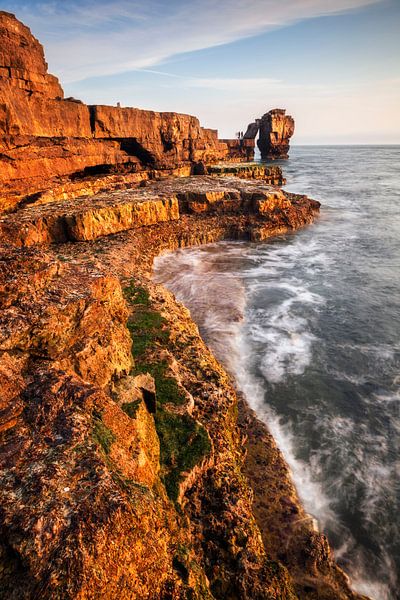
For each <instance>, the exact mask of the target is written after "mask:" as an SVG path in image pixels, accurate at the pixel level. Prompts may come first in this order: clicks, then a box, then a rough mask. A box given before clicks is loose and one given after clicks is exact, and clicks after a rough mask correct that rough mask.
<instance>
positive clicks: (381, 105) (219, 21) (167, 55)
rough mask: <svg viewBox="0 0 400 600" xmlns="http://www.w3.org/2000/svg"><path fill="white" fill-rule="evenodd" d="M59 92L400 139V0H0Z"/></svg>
mask: <svg viewBox="0 0 400 600" xmlns="http://www.w3.org/2000/svg"><path fill="white" fill-rule="evenodd" d="M1 9H2V10H7V11H9V12H13V13H14V14H15V15H16V16H17V17H18V18H19V19H20V20H21V21H23V22H24V23H25V24H26V25H28V26H29V27H30V28H31V30H32V33H33V34H34V35H35V36H36V37H37V38H38V39H39V40H40V41H41V43H42V44H43V45H44V47H45V52H46V58H47V61H48V63H49V70H50V72H51V73H53V74H55V75H57V76H58V77H59V78H60V81H61V84H62V85H63V87H64V90H65V94H66V96H74V97H75V98H79V99H81V100H83V101H84V102H87V103H90V104H112V105H115V104H116V103H117V102H120V103H121V106H135V107H140V108H147V109H151V110H161V111H176V112H184V113H189V114H194V115H196V116H197V117H199V118H200V121H201V123H202V125H204V126H205V127H212V128H214V129H218V130H219V134H220V137H233V136H234V134H235V132H236V131H238V130H245V129H246V126H247V124H248V123H249V122H251V121H253V120H254V119H255V118H257V117H260V116H261V115H262V114H263V113H265V112H266V111H268V110H270V109H271V108H286V109H287V111H288V114H291V115H292V116H293V117H294V119H295V121H296V132H295V136H294V138H293V143H296V144H396V143H400V34H399V32H400V0H190V1H189V2H188V1H187V0H61V1H60V0H3V1H2V3H1Z"/></svg>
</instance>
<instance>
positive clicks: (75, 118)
mask: <svg viewBox="0 0 400 600" xmlns="http://www.w3.org/2000/svg"><path fill="white" fill-rule="evenodd" d="M0 40H1V52H0V207H1V210H11V209H13V208H14V207H15V206H16V205H17V204H18V203H19V202H20V201H21V200H23V199H24V198H26V197H29V195H31V194H33V193H36V192H40V191H43V190H49V189H52V188H54V187H55V184H56V182H57V178H59V177H66V176H67V177H72V176H73V177H77V176H85V175H90V174H93V173H95V174H98V175H99V174H105V175H107V174H110V173H113V172H122V173H126V172H134V173H136V172H145V171H148V170H160V171H163V170H165V169H167V170H168V169H169V170H171V169H178V168H180V167H183V166H184V165H187V166H188V167H189V169H191V167H192V166H193V165H194V164H196V163H197V162H199V161H205V162H213V161H216V160H221V159H223V158H225V157H226V156H227V146H226V145H225V144H224V143H222V142H220V141H219V140H218V134H217V131H215V130H211V129H203V128H202V127H201V126H200V123H199V121H198V119H197V118H196V117H192V116H190V115H182V114H177V113H158V112H153V111H146V110H141V109H137V108H116V107H111V106H86V105H85V104H83V103H82V102H79V101H76V100H74V99H63V95H64V94H63V90H62V89H61V87H60V84H59V83H58V80H57V79H56V78H55V77H54V76H52V75H49V74H48V73H47V64H46V63H45V60H44V53H43V48H42V46H41V44H40V43H39V42H38V41H37V40H36V39H35V38H34V37H33V35H32V34H31V32H30V30H29V29H28V28H27V27H26V26H25V25H23V24H22V23H21V22H20V21H18V20H17V19H16V18H15V17H14V15H11V14H9V13H5V12H1V11H0Z"/></svg>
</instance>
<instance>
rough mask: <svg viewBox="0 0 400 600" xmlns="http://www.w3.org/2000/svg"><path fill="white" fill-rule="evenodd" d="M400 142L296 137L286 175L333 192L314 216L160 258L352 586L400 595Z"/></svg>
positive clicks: (317, 193)
mask: <svg viewBox="0 0 400 600" xmlns="http://www.w3.org/2000/svg"><path fill="white" fill-rule="evenodd" d="M393 152H394V153H396V152H397V160H398V158H400V151H399V150H396V149H395V150H390V149H367V148H359V149H351V148H347V149H346V148H340V150H339V149H334V148H325V149H324V148H320V149H318V150H315V149H312V148H303V149H294V151H293V157H292V158H291V160H290V161H289V162H288V163H287V164H286V166H285V170H286V174H287V176H288V180H289V185H288V188H289V189H290V190H291V191H297V192H303V193H308V194H309V195H311V196H314V197H316V198H318V199H320V200H321V201H322V203H323V207H322V214H321V218H320V219H319V220H318V222H317V223H316V224H315V225H313V226H312V227H310V228H307V229H305V230H303V231H300V232H297V233H296V234H295V235H287V236H282V237H280V238H277V239H273V240H270V241H269V242H268V243H264V244H246V243H243V242H240V243H221V244H214V245H211V246H206V247H202V248H197V249H193V250H184V251H179V252H178V254H176V253H175V254H171V255H165V256H164V257H161V258H160V259H159V261H158V262H157V263H156V268H155V274H156V279H157V280H159V281H162V282H163V283H164V284H165V285H167V287H169V288H170V289H171V290H172V291H173V292H174V293H176V295H177V296H178V298H179V299H180V300H182V301H183V302H184V303H185V304H186V306H188V307H189V308H190V310H191V312H192V316H193V318H194V319H195V320H196V322H197V323H198V325H199V328H200V331H201V333H202V335H203V337H204V338H205V339H206V341H207V342H208V344H209V345H210V347H211V348H212V349H213V351H214V352H215V354H216V355H217V357H218V358H219V360H220V361H221V362H222V363H223V364H224V365H225V366H226V368H227V369H228V370H229V371H230V372H231V373H232V375H233V376H234V377H235V379H236V384H237V387H238V389H240V390H241V391H242V392H243V394H244V395H245V397H246V398H247V401H248V403H249V404H250V406H251V407H252V408H253V409H254V410H256V412H257V414H258V416H259V417H260V418H261V419H262V420H264V421H265V422H266V423H267V425H268V427H269V429H270V430H271V433H272V434H273V436H274V438H275V440H276V441H277V443H278V445H279V447H280V449H281V450H282V452H283V454H284V456H285V459H286V461H287V463H288V465H289V466H290V468H291V471H292V474H293V478H294V481H295V483H296V486H297V488H298V491H299V494H300V497H301V499H302V502H303V504H304V506H305V509H306V510H307V512H309V513H310V514H312V515H313V516H315V517H316V519H317V520H318V523H319V527H320V528H321V529H322V530H324V531H325V532H327V533H328V536H329V538H330V541H331V543H332V545H333V546H334V548H335V554H336V556H337V558H338V560H339V562H340V564H342V565H343V567H344V568H345V570H346V571H347V572H348V573H349V574H350V576H351V578H352V582H353V586H354V588H355V589H356V590H357V591H359V592H360V593H363V594H366V595H368V596H370V597H371V598H374V599H375V600H393V599H396V598H397V599H398V598H400V595H399V591H398V590H399V589H400V582H399V572H400V523H399V519H398V515H399V514H400V463H399V458H398V457H399V456H400V392H399V389H400V377H399V372H400V347H399V343H398V340H399V339H400V323H399V319H398V315H399V314H400V273H399V271H398V265H399V264H400V236H399V231H400V202H399V200H398V199H400V190H399V188H397V189H392V188H390V193H387V194H386V195H385V193H384V190H383V189H382V187H379V185H378V186H376V185H375V183H376V182H375V178H374V172H375V171H376V169H379V172H380V174H384V173H387V177H388V180H390V181H392V182H394V181H396V182H397V185H398V179H396V178H394V177H393V172H392V169H393V164H394V162H395V160H396V157H394V156H393ZM321 157H322V158H323V159H324V160H323V167H322V166H321V165H322V163H321V160H322V159H321ZM361 180H362V182H363V184H362V186H360V185H359V184H358V183H357V182H360V181H361ZM354 182H356V184H354ZM378 188H379V189H378ZM360 190H362V193H361V191H360ZM388 190H389V188H388ZM378 193H379V203H377V194H378ZM396 194H397V196H398V199H396V200H395V199H394V196H395V195H396Z"/></svg>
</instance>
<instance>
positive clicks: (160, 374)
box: [134, 360, 186, 406]
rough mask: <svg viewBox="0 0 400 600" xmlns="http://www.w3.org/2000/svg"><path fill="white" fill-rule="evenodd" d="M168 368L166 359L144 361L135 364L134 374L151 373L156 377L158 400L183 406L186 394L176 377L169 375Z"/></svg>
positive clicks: (161, 402) (160, 402)
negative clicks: (167, 373)
mask: <svg viewBox="0 0 400 600" xmlns="http://www.w3.org/2000/svg"><path fill="white" fill-rule="evenodd" d="M167 369H168V364H167V362H166V361H164V360H162V361H159V362H143V363H137V364H136V365H135V369H134V374H139V373H150V375H151V376H152V377H153V378H154V382H155V385H156V391H157V402H158V403H159V404H166V403H167V402H168V403H171V404H175V405H176V406H182V405H183V404H185V402H186V396H185V394H184V393H183V392H182V390H181V389H180V387H179V385H178V383H177V381H176V379H174V378H173V377H168V376H167V375H166V374H165V373H166V370H167Z"/></svg>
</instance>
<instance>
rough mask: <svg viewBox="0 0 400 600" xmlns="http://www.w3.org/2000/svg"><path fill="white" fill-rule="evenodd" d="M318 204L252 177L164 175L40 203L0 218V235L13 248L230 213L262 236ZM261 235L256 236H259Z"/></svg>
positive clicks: (300, 221)
mask: <svg viewBox="0 0 400 600" xmlns="http://www.w3.org/2000/svg"><path fill="white" fill-rule="evenodd" d="M318 208H319V203H318V202H315V201H314V200H310V199H308V198H306V197H305V196H297V195H295V194H288V193H286V192H283V191H282V190H280V189H278V188H276V187H274V186H267V185H265V184H264V185H263V184H262V182H259V181H258V180H253V179H251V180H244V179H243V180H242V179H240V178H237V177H211V176H196V177H186V178H185V177H180V178H169V179H165V180H162V181H160V182H155V183H152V184H150V185H149V186H148V187H139V188H134V189H128V190H123V191H115V192H112V193H105V194H98V195H96V196H94V197H92V196H88V197H86V198H77V199H72V200H64V201H61V202H46V203H42V202H41V201H40V202H39V203H38V205H35V203H32V204H31V205H29V206H27V207H26V208H25V209H24V210H20V211H18V212H17V213H12V214H10V215H5V216H3V217H0V236H1V238H2V240H3V241H4V242H7V243H8V244H10V245H16V246H25V247H28V246H33V245H36V244H49V243H54V242H58V243H60V242H66V241H83V240H93V239H96V238H99V237H102V236H104V235H110V234H113V233H118V232H119V231H125V230H129V229H133V228H138V227H144V226H149V225H155V224H158V223H161V222H164V221H175V220H178V219H179V218H180V217H181V216H182V215H185V214H194V213H196V214H200V213H211V214H215V215H216V214H221V215H236V216H238V217H240V219H238V223H239V222H240V221H243V220H246V221H247V223H248V236H249V238H253V239H263V237H268V235H271V233H273V232H274V231H275V230H277V229H278V228H279V230H280V231H283V230H285V228H286V229H294V228H296V227H298V226H300V225H304V224H306V223H309V222H311V221H312V219H313V216H314V212H315V211H317V210H318ZM260 236H261V237H260Z"/></svg>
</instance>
